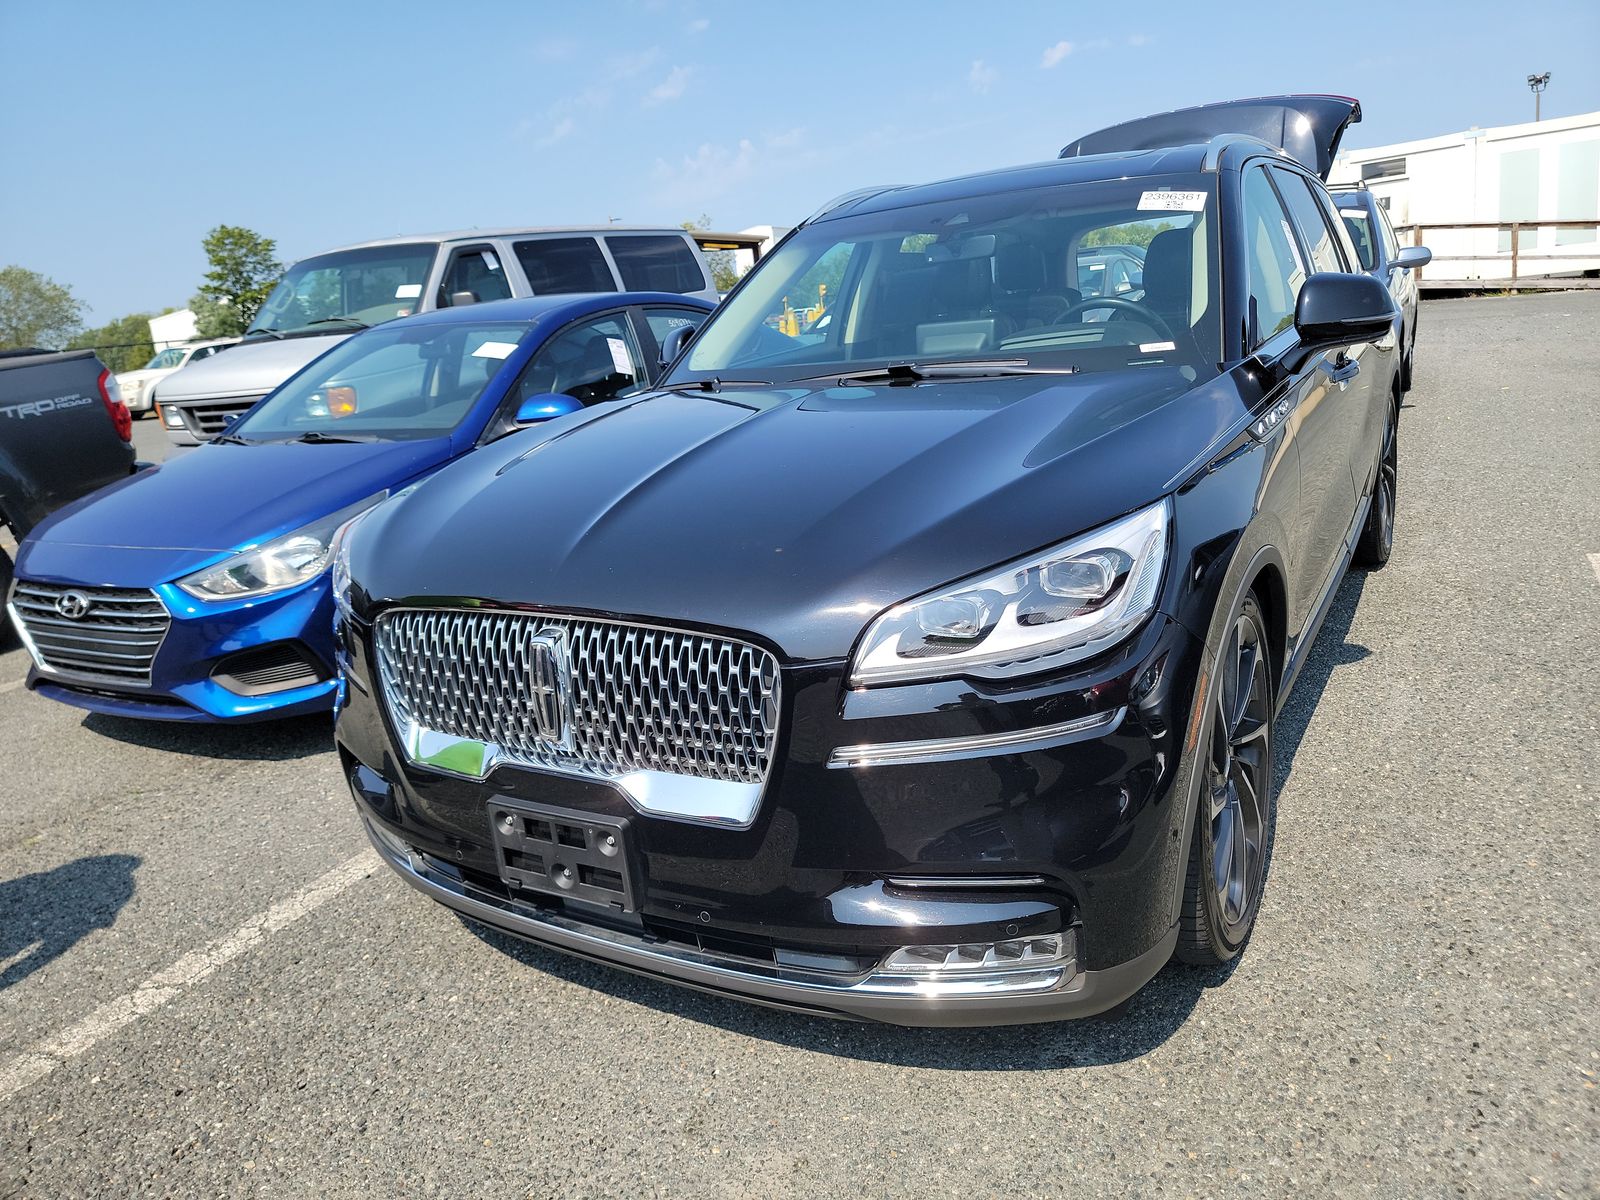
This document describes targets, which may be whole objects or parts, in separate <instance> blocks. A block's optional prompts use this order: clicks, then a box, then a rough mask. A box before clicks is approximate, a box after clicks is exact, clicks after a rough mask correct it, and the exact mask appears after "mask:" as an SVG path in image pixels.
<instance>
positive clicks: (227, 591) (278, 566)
mask: <svg viewBox="0 0 1600 1200" xmlns="http://www.w3.org/2000/svg"><path fill="white" fill-rule="evenodd" d="M383 497H384V493H382V492H380V493H378V494H377V495H376V496H369V497H367V498H366V499H365V500H359V501H357V502H356V503H355V504H351V505H348V506H347V507H345V508H341V509H340V510H339V511H338V512H335V513H330V514H329V515H328V516H326V517H323V518H322V519H321V520H318V521H313V522H312V523H311V524H309V525H305V526H302V527H301V528H299V529H296V530H294V531H293V532H292V533H286V534H284V535H283V536H282V537H278V538H274V539H273V540H272V541H270V542H263V543H262V544H261V545H259V546H247V547H246V548H245V549H243V550H241V551H239V553H237V554H235V555H234V556H233V557H232V558H227V559H224V560H223V561H222V562H220V563H217V564H216V565H215V566H211V567H207V568H206V569H205V570H203V571H196V572H195V573H194V574H193V575H188V576H185V577H184V578H183V579H180V580H178V586H179V587H181V588H182V589H183V590H184V591H186V592H188V593H189V594H190V595H191V596H193V597H195V598H196V599H198V600H242V599H248V598H251V597H254V596H270V595H272V594H273V593H274V592H281V591H285V590H287V589H288V588H292V587H298V586H300V585H301V584H302V583H306V582H307V581H309V580H312V579H315V578H316V577H317V576H318V575H320V574H322V572H323V571H324V570H326V569H327V566H328V560H329V558H330V556H331V552H332V549H333V536H334V534H335V533H337V532H338V530H339V529H340V528H341V527H342V526H343V525H344V524H345V523H346V522H347V521H349V520H350V519H351V518H352V517H356V516H359V515H361V514H362V513H363V512H365V511H366V510H367V509H369V508H371V507H372V506H373V505H374V504H376V503H378V501H380V500H382V499H383Z"/></svg>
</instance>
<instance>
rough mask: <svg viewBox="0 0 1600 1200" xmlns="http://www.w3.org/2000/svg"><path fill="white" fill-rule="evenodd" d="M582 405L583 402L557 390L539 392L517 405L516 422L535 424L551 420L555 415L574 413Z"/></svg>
mask: <svg viewBox="0 0 1600 1200" xmlns="http://www.w3.org/2000/svg"><path fill="white" fill-rule="evenodd" d="M582 407H583V402H582V401H581V400H574V399H573V398H572V397H571V396H563V395H561V394H560V393H559V392H541V393H540V394H539V395H537V396H529V397H528V398H527V399H526V400H524V401H523V402H522V403H521V404H520V405H518V406H517V415H516V422H517V424H518V425H537V424H538V423H539V422H540V421H553V420H555V419H556V418H557V417H564V416H566V415H567V414H568V413H575V412H577V411H578V410H579V409H581V408H582Z"/></svg>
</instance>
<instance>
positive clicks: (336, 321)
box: [306, 317, 372, 329]
mask: <svg viewBox="0 0 1600 1200" xmlns="http://www.w3.org/2000/svg"><path fill="white" fill-rule="evenodd" d="M313 325H348V326H350V327H351V328H352V329H371V328H372V326H371V325H368V324H367V323H366V322H365V321H358V320H357V319H356V318H355V317H318V318H317V319H316V320H315V321H307V322H306V328H307V329H310V328H311V327H312V326H313Z"/></svg>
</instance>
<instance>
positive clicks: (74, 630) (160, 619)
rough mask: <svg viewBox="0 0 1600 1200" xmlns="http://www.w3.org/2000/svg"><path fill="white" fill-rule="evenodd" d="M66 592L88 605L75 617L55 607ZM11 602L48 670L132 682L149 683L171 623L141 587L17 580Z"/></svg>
mask: <svg viewBox="0 0 1600 1200" xmlns="http://www.w3.org/2000/svg"><path fill="white" fill-rule="evenodd" d="M68 594H72V595H74V596H76V597H80V598H81V599H82V600H83V601H86V602H87V604H88V607H87V609H86V610H85V611H84V612H83V614H82V615H81V616H79V617H77V618H70V617H67V616H64V615H63V614H62V612H61V610H60V609H59V608H58V607H57V606H58V604H59V603H60V601H61V597H62V596H65V595H68ZM11 607H12V609H13V610H14V611H15V612H16V614H17V620H18V621H19V622H20V623H21V625H22V631H23V632H24V633H25V634H27V637H28V641H29V643H30V644H31V645H32V647H33V650H34V653H35V655H36V656H37V657H38V659H39V660H40V662H41V664H42V665H43V666H44V667H46V668H47V669H49V670H51V671H55V672H58V673H61V674H65V675H75V676H82V677H85V678H90V679H94V680H96V681H97V682H101V683H113V684H115V683H122V684H131V685H133V686H136V687H149V686H150V664H151V663H152V662H153V661H154V659H155V656H156V651H157V650H158V649H160V647H161V640H162V639H163V638H164V637H166V636H167V628H168V627H169V626H170V625H171V624H172V618H171V616H169V615H168V613H167V609H166V606H165V605H163V604H162V603H161V601H160V599H159V598H158V597H157V596H156V594H155V593H154V592H152V591H149V590H148V589H145V588H103V587H69V586H67V585H66V584H59V583H36V582H34V581H33V580H29V579H19V580H17V587H16V591H15V592H14V593H13V595H12V597H11ZM74 611H76V609H75V608H74Z"/></svg>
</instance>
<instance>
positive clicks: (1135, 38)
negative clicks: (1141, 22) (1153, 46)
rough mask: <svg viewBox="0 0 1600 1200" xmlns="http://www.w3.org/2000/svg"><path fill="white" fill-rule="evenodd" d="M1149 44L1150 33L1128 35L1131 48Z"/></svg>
mask: <svg viewBox="0 0 1600 1200" xmlns="http://www.w3.org/2000/svg"><path fill="white" fill-rule="evenodd" d="M1149 44H1150V35H1149V34H1148V33H1130V34H1129V35H1128V45H1130V46H1148V45H1149Z"/></svg>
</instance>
